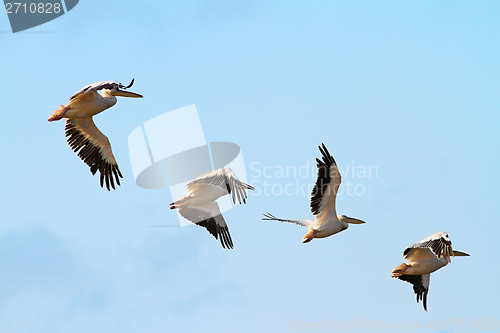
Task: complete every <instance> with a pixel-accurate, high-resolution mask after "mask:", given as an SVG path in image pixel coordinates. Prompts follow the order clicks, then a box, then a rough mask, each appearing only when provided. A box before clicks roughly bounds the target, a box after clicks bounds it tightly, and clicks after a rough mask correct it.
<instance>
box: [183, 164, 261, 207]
mask: <svg viewBox="0 0 500 333" xmlns="http://www.w3.org/2000/svg"><path fill="white" fill-rule="evenodd" d="M194 184H207V185H212V186H218V187H220V188H222V189H224V190H226V191H227V193H229V194H231V195H232V198H233V202H234V203H235V204H236V202H238V203H240V204H241V202H242V201H243V202H244V203H246V198H247V194H246V192H245V190H253V189H254V187H252V186H250V185H248V184H246V183H244V182H241V181H239V180H238V178H237V177H236V175H235V174H234V172H233V170H231V169H230V168H228V167H225V168H220V169H217V170H212V171H209V172H207V173H204V174H202V175H200V176H198V177H196V179H195V180H193V181H192V182H190V183H189V184H187V185H186V188H188V189H189V188H190V187H191V186H192V185H194Z"/></svg>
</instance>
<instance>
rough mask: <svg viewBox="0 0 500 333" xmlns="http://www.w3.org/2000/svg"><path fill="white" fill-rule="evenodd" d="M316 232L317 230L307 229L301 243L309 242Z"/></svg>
mask: <svg viewBox="0 0 500 333" xmlns="http://www.w3.org/2000/svg"><path fill="white" fill-rule="evenodd" d="M317 233H318V230H315V229H309V230H308V232H307V234H306V235H305V236H304V238H302V243H309V242H310V241H312V239H313V238H314V235H316V234H317Z"/></svg>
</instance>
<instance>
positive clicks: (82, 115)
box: [48, 79, 142, 191]
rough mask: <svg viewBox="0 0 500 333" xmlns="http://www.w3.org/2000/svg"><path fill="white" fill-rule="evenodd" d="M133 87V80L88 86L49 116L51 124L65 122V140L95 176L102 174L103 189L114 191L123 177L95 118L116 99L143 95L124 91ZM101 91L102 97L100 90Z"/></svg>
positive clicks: (104, 82) (114, 102)
mask: <svg viewBox="0 0 500 333" xmlns="http://www.w3.org/2000/svg"><path fill="white" fill-rule="evenodd" d="M132 84H134V79H132V82H130V84H129V85H128V86H126V87H125V86H124V85H123V84H121V83H120V82H117V81H103V82H97V83H94V84H89V85H88V86H86V87H84V88H83V89H81V90H80V91H78V92H77V93H75V94H74V95H73V96H71V97H70V98H69V103H68V104H67V105H60V106H59V107H58V108H57V109H56V110H55V111H54V112H53V113H52V115H51V116H50V117H49V119H48V121H50V122H52V121H56V120H60V119H62V118H67V119H66V128H65V130H66V137H67V138H68V144H69V145H70V147H71V148H72V149H73V150H74V151H75V153H78V156H79V157H80V158H81V159H82V160H83V161H84V162H85V164H87V165H88V166H89V167H90V171H91V172H92V174H93V175H94V174H95V173H96V172H97V170H99V172H100V174H101V180H100V181H101V187H104V181H106V188H107V189H108V191H109V190H110V189H109V186H110V184H111V187H112V188H113V189H115V184H114V181H113V175H114V178H115V179H114V180H115V181H116V183H117V184H118V185H120V177H121V178H123V176H122V174H121V172H120V169H119V168H118V164H117V163H116V160H115V157H114V156H113V152H112V151H111V144H110V143H109V140H108V138H107V137H106V136H105V135H104V134H102V133H101V131H99V129H98V128H97V127H96V126H95V124H94V122H93V120H92V116H95V115H96V114H98V113H101V112H102V111H104V110H106V109H108V108H110V107H112V106H113V105H115V104H116V97H115V96H122V97H134V98H142V95H139V94H136V93H133V92H130V91H124V90H122V89H128V88H130V87H131V86H132ZM98 90H102V95H100V94H99V93H98V92H97V91H98Z"/></svg>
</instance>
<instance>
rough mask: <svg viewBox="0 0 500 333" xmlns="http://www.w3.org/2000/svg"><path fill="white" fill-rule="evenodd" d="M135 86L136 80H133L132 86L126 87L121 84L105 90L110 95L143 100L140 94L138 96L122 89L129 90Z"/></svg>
mask: <svg viewBox="0 0 500 333" xmlns="http://www.w3.org/2000/svg"><path fill="white" fill-rule="evenodd" d="M133 84H134V79H132V81H131V82H130V84H129V85H128V86H126V87H125V86H124V85H123V84H121V83H120V85H115V86H114V87H113V88H112V89H105V91H106V92H107V93H108V94H110V95H113V96H122V97H133V98H142V97H143V96H142V95H140V94H136V93H133V92H131V91H125V90H122V89H128V88H130V87H132V85H133ZM103 91H104V90H103Z"/></svg>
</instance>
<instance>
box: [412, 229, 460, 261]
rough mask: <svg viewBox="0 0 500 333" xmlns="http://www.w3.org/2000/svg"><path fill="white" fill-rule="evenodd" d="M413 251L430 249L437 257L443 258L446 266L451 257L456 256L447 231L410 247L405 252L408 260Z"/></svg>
mask: <svg viewBox="0 0 500 333" xmlns="http://www.w3.org/2000/svg"><path fill="white" fill-rule="evenodd" d="M412 249H430V250H432V252H433V253H434V254H435V255H436V257H438V258H443V259H444V262H445V264H447V263H449V262H451V258H450V256H454V254H453V249H452V247H451V240H450V237H449V236H448V234H447V233H446V232H445V231H441V232H438V233H436V234H434V235H431V236H429V237H427V238H424V239H422V240H421V241H419V242H417V243H415V244H413V245H410V246H409V247H408V248H407V249H406V250H405V251H404V252H403V256H404V257H405V258H406V257H407V256H408V255H411V250H412Z"/></svg>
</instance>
